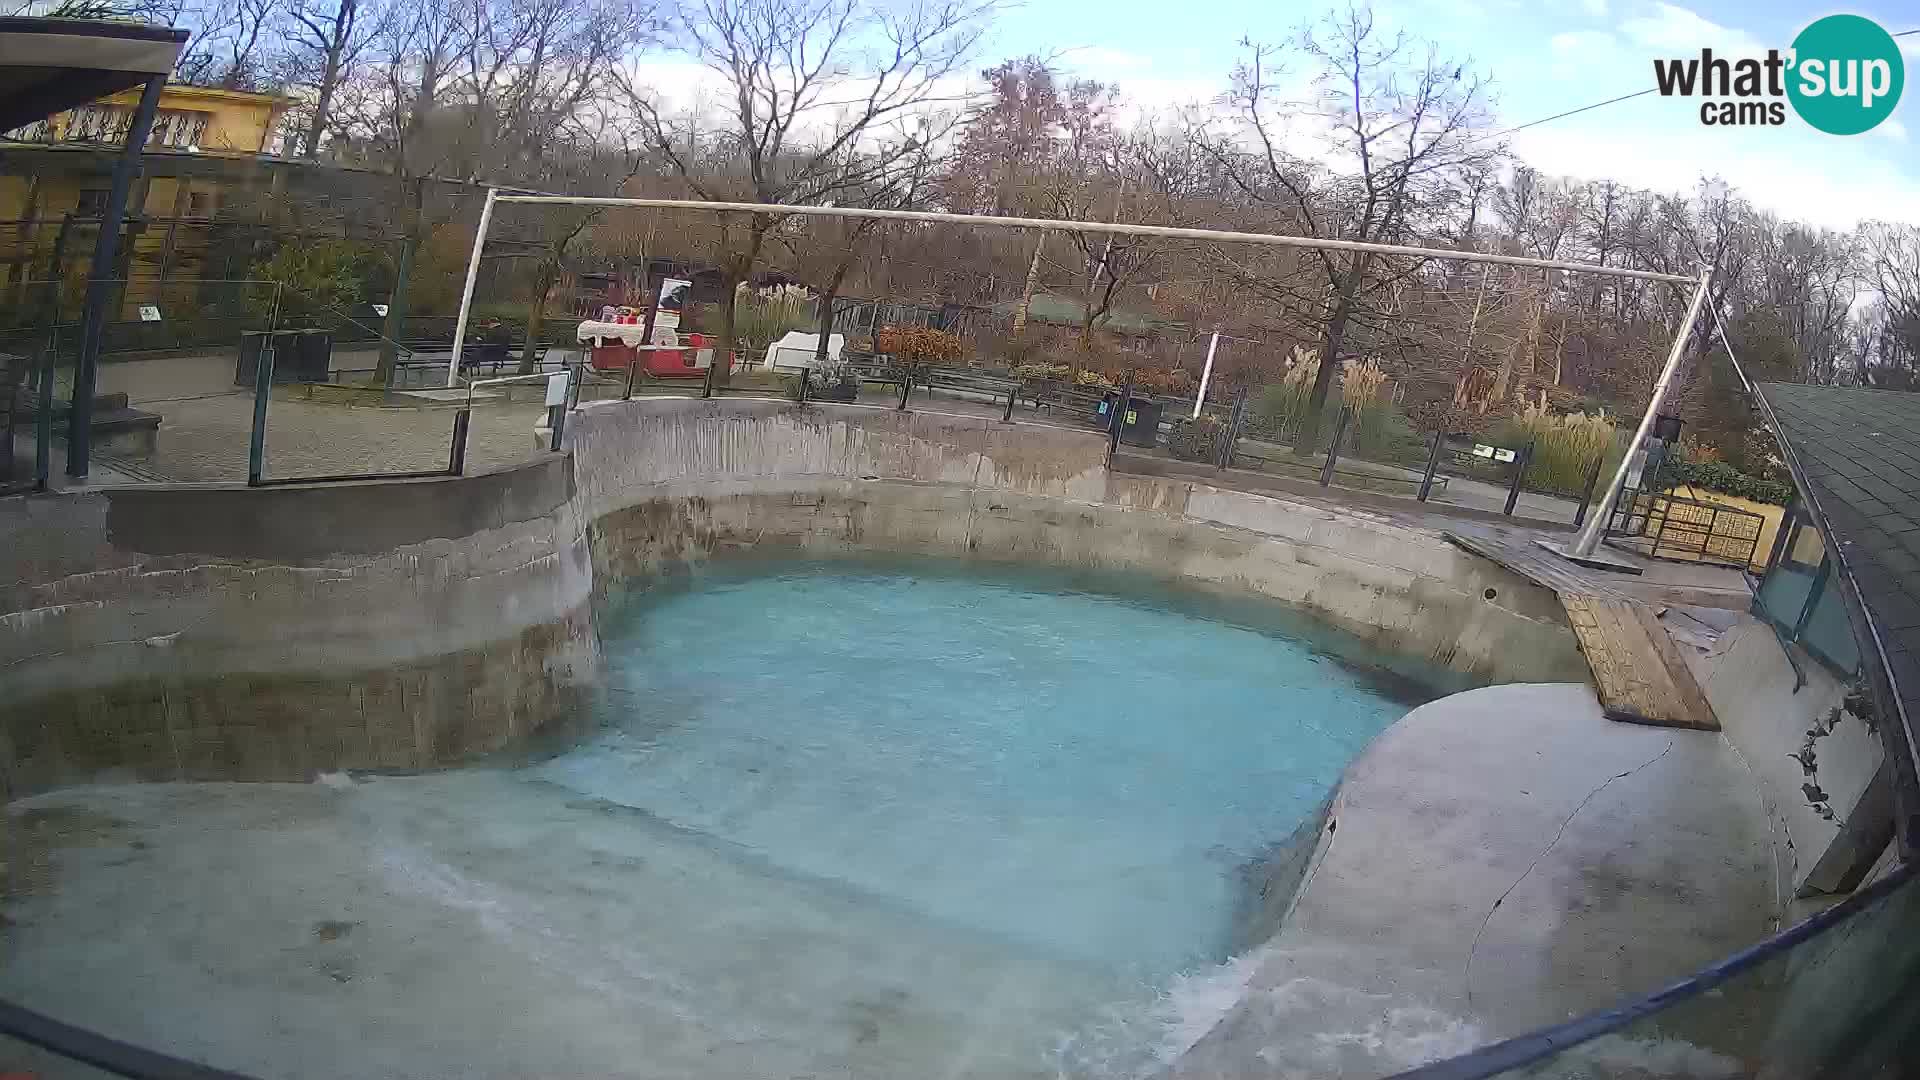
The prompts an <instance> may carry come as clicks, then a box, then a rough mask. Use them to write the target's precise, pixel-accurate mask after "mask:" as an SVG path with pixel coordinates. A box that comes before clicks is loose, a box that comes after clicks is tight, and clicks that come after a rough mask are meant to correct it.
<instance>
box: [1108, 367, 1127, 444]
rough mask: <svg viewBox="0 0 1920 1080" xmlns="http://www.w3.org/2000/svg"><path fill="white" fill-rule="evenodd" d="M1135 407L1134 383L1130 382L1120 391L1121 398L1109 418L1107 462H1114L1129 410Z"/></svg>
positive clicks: (1114, 405) (1115, 403)
mask: <svg viewBox="0 0 1920 1080" xmlns="http://www.w3.org/2000/svg"><path fill="white" fill-rule="evenodd" d="M1132 406H1133V383H1132V382H1128V383H1127V384H1126V385H1125V386H1123V387H1121V389H1120V398H1119V400H1117V401H1115V402H1114V404H1113V415H1112V416H1109V417H1107V460H1108V461H1112V460H1113V455H1114V453H1115V451H1118V450H1119V449H1120V429H1121V428H1123V427H1125V426H1126V423H1127V410H1128V409H1129V408H1131V407H1132Z"/></svg>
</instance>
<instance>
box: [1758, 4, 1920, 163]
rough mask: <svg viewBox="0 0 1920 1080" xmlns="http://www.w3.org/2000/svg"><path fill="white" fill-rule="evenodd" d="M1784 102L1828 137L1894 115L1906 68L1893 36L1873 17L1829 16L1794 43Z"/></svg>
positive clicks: (1849, 132)
mask: <svg viewBox="0 0 1920 1080" xmlns="http://www.w3.org/2000/svg"><path fill="white" fill-rule="evenodd" d="M1791 64H1792V71H1791V72H1790V73H1789V74H1788V76H1787V99H1788V100H1789V101H1791V102H1793V111H1794V112H1797V113H1799V114H1800V119H1802V120H1805V121H1806V122H1807V123H1809V124H1812V125H1813V126H1814V127H1816V128H1819V129H1820V130H1821V131H1824V132H1826V133H1827V134H1829V135H1858V134H1860V133H1861V132H1863V131H1870V130H1872V128H1873V127H1874V125H1876V124H1878V123H1879V122H1880V121H1882V120H1885V119H1886V118H1887V117H1889V116H1892V115H1893V107H1894V106H1895V105H1896V104H1898V103H1899V101H1900V89H1901V87H1902V86H1904V85H1905V84H1906V81H1907V72H1906V65H1905V64H1904V63H1902V62H1901V59H1900V45H1899V43H1898V42H1896V41H1894V40H1893V35H1892V34H1889V33H1887V32H1886V31H1885V30H1883V29H1881V28H1880V24H1878V23H1876V22H1874V21H1873V20H1872V19H1863V18H1861V17H1860V16H1858V15H1828V16H1827V17H1826V18H1824V19H1818V20H1816V21H1814V22H1813V23H1812V24H1811V25H1809V26H1808V27H1807V28H1806V29H1805V30H1802V31H1800V36H1799V37H1796V38H1794V39H1793V59H1792V61H1791Z"/></svg>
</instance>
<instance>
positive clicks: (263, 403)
mask: <svg viewBox="0 0 1920 1080" xmlns="http://www.w3.org/2000/svg"><path fill="white" fill-rule="evenodd" d="M273 333H274V332H273V331H272V330H268V331H267V333H266V336H265V337H263V338H262V339H261V342H260V360H259V362H258V363H256V364H255V365H254V366H253V434H252V436H251V437H250V438H249V439H248V440H247V486H248V487H259V486H260V482H261V480H262V479H264V478H265V476H266V470H267V397H268V396H269V394H271V393H272V391H273Z"/></svg>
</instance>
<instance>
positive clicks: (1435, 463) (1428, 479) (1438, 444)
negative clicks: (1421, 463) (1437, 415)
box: [1420, 431, 1447, 502]
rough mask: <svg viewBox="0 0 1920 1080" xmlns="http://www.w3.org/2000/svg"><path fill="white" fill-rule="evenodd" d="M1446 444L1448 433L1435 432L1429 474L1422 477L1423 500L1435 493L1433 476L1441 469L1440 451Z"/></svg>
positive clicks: (1421, 490) (1429, 460)
mask: <svg viewBox="0 0 1920 1080" xmlns="http://www.w3.org/2000/svg"><path fill="white" fill-rule="evenodd" d="M1446 445H1447V433H1446V432H1444V431H1436V432H1434V433H1433V451H1432V452H1431V453H1429V454H1428V455H1427V474H1426V475H1425V476H1422V477H1421V478H1420V501H1421V502H1426V501H1427V496H1429V495H1431V494H1433V476H1434V474H1435V473H1437V472H1439V471H1440V452H1441V451H1442V450H1443V449H1445V448H1446Z"/></svg>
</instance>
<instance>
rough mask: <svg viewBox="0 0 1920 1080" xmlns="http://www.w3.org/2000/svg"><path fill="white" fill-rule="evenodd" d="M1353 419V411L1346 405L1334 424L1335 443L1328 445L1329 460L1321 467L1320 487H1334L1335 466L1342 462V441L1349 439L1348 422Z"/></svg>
mask: <svg viewBox="0 0 1920 1080" xmlns="http://www.w3.org/2000/svg"><path fill="white" fill-rule="evenodd" d="M1351 419H1353V410H1352V409H1351V408H1349V407H1347V406H1345V405H1342V406H1341V407H1340V417H1339V419H1337V420H1335V421H1334V422H1333V441H1332V442H1329V443H1328V444H1327V460H1326V461H1325V462H1324V463H1323V464H1322V465H1321V466H1320V486H1321V487H1332V486H1333V466H1334V463H1335V462H1337V461H1339V460H1340V440H1342V439H1344V438H1346V437H1347V421H1349V420H1351Z"/></svg>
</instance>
